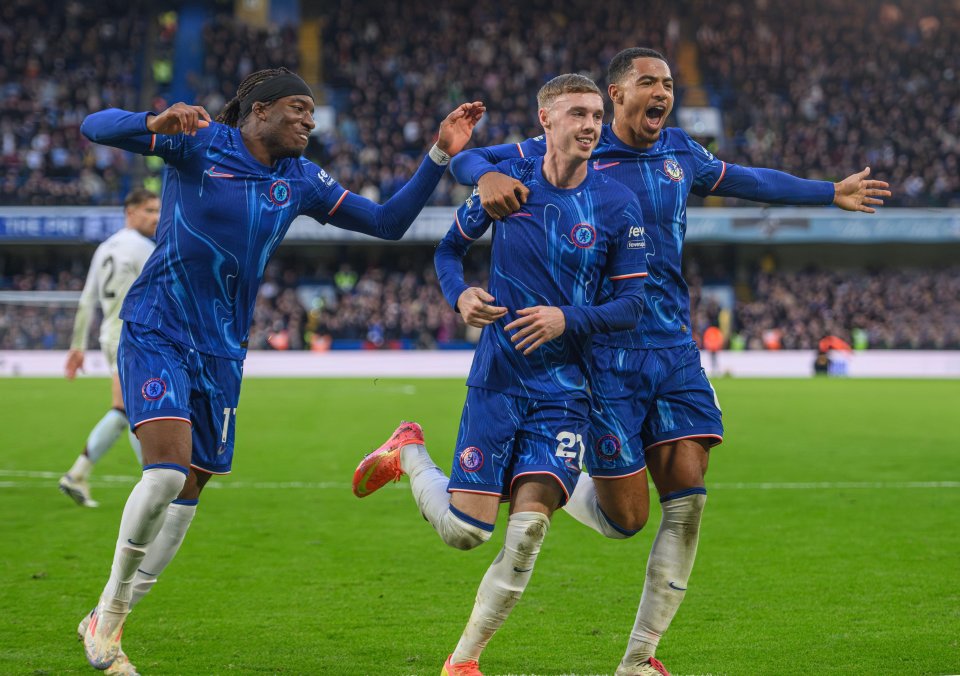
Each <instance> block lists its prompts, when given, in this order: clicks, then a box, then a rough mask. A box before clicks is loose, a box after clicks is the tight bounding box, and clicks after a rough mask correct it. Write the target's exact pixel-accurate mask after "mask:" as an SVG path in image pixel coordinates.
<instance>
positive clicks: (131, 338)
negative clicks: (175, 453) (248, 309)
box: [117, 322, 243, 474]
mask: <svg viewBox="0 0 960 676" xmlns="http://www.w3.org/2000/svg"><path fill="white" fill-rule="evenodd" d="M117 364H118V370H119V374H120V386H121V389H122V390H123V404H124V406H125V407H126V409H127V418H128V419H129V420H130V428H131V429H134V430H135V429H136V428H137V427H139V426H140V425H142V424H143V423H145V422H149V421H151V420H185V421H187V422H189V423H190V425H191V426H192V436H193V454H192V457H191V459H190V465H191V467H193V468H194V469H197V470H200V471H202V472H206V473H208V474H229V473H230V467H231V465H232V464H233V444H234V437H235V435H236V416H237V403H238V401H239V399H240V381H241V379H242V377H243V362H242V361H239V360H236V359H225V358H223V357H214V356H211V355H208V354H202V353H200V352H197V351H196V350H194V349H193V348H190V347H187V346H186V345H183V344H181V343H178V342H176V341H173V340H171V339H170V338H168V337H167V336H165V335H164V334H162V333H160V332H159V331H157V330H156V329H153V328H151V327H149V326H144V325H143V324H134V323H131V322H124V323H123V331H122V332H121V334H120V348H119V351H118V354H117Z"/></svg>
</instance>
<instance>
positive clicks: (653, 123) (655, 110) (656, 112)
mask: <svg viewBox="0 0 960 676" xmlns="http://www.w3.org/2000/svg"><path fill="white" fill-rule="evenodd" d="M666 117H667V107H666V106H664V105H661V104H659V103H658V104H655V105H652V106H650V107H649V108H647V111H646V113H645V114H644V121H645V122H646V125H647V127H648V128H649V129H650V131H656V130H657V129H659V128H660V126H661V125H662V124H663V121H664V120H665V119H666Z"/></svg>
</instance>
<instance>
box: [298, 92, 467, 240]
mask: <svg viewBox="0 0 960 676" xmlns="http://www.w3.org/2000/svg"><path fill="white" fill-rule="evenodd" d="M484 110H485V108H484V107H483V104H482V103H480V102H479V101H475V102H473V103H464V104H462V105H460V106H458V107H457V109H456V110H454V111H453V112H452V113H450V114H449V115H447V117H446V119H445V120H444V121H443V122H442V123H441V124H440V134H439V138H438V139H437V144H436V145H435V146H434V147H433V148H432V149H431V150H430V153H429V154H428V155H427V157H425V158H424V159H423V162H421V163H420V167H419V168H418V169H417V173H415V174H414V175H413V177H412V178H411V179H410V180H409V181H407V183H406V185H404V186H403V188H401V189H400V190H399V191H398V192H397V193H396V194H395V195H394V196H393V197H391V198H390V199H389V200H387V202H386V203H385V204H377V203H376V202H373V201H371V200H368V199H366V198H365V197H360V196H359V195H355V194H353V193H345V194H344V196H343V198H342V202H341V203H340V204H339V205H338V206H336V207H335V208H334V209H333V211H332V212H331V213H328V214H321V213H318V212H315V211H314V212H307V213H308V215H310V216H313V217H314V218H317V219H318V220H326V221H327V222H329V223H331V224H332V225H335V226H337V227H338V228H343V229H345V230H353V231H354V232H362V233H364V234H366V235H372V236H373V237H378V238H380V239H389V240H398V239H400V238H401V237H403V236H404V234H406V232H407V230H409V229H410V226H411V225H412V224H413V221H414V220H415V219H416V217H417V215H418V214H419V213H420V212H421V211H422V210H423V207H424V205H426V203H427V200H428V199H430V195H431V194H433V191H434V189H435V188H436V187H437V183H439V182H440V178H441V177H442V176H443V172H444V171H446V166H447V164H448V163H449V161H450V157H451V156H452V155H456V154H457V153H459V152H460V151H461V150H463V147H464V146H465V145H466V144H467V142H468V141H469V140H470V136H471V135H472V134H473V129H474V127H475V126H476V124H477V122H479V121H480V118H481V117H483V113H484Z"/></svg>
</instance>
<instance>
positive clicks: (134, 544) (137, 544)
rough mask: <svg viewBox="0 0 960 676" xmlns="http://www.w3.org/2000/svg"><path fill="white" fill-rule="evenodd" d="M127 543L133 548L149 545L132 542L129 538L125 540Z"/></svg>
mask: <svg viewBox="0 0 960 676" xmlns="http://www.w3.org/2000/svg"><path fill="white" fill-rule="evenodd" d="M127 542H129V543H130V544H132V545H133V546H134V547H146V546H147V545H148V544H150V543H149V542H134V541H133V540H131V539H130V538H127Z"/></svg>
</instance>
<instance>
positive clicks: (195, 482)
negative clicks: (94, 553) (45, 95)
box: [80, 68, 484, 670]
mask: <svg viewBox="0 0 960 676" xmlns="http://www.w3.org/2000/svg"><path fill="white" fill-rule="evenodd" d="M483 110H484V109H483V105H482V104H480V103H479V102H475V103H468V104H463V105H461V106H459V107H458V108H457V109H456V110H454V111H453V112H452V113H450V115H448V116H447V118H446V119H445V120H444V121H443V122H442V123H441V125H440V132H439V138H438V141H437V143H436V145H435V146H434V147H433V148H432V149H431V150H430V152H429V155H428V156H427V157H425V158H424V159H423V162H422V163H421V165H420V167H419V169H418V170H417V172H416V174H415V175H414V176H413V177H412V178H411V179H410V181H409V182H408V183H407V184H406V185H405V186H404V187H403V188H402V189H401V190H400V191H399V192H398V193H397V194H396V195H394V196H393V197H392V198H390V199H389V200H388V201H387V202H386V203H385V204H384V205H378V204H375V203H373V202H371V201H369V200H367V199H365V198H363V197H360V196H358V195H356V194H353V193H351V192H350V191H348V190H346V189H344V188H343V187H341V186H340V185H339V184H338V183H337V181H336V180H334V179H333V178H332V177H331V176H330V175H328V174H327V173H326V172H325V171H324V170H323V169H322V168H321V167H319V166H317V165H316V164H314V163H313V162H310V161H308V160H306V159H304V158H303V157H302V154H303V152H304V150H305V149H306V147H307V142H308V139H309V136H310V132H311V131H312V130H313V128H314V126H315V123H314V120H313V111H314V98H313V93H312V92H311V90H310V88H309V87H308V86H307V84H306V83H305V82H304V81H303V80H302V79H301V78H300V77H299V76H297V75H296V74H294V73H292V72H290V71H288V70H287V69H285V68H277V69H269V70H263V71H257V72H255V73H253V74H251V75H250V76H249V77H247V78H246V79H245V80H244V81H243V82H242V83H241V84H240V87H239V89H238V92H237V96H236V97H235V98H234V99H232V100H231V101H230V102H229V103H228V104H227V105H226V107H225V108H224V110H223V111H222V112H221V114H220V115H219V116H218V117H217V120H216V121H215V122H214V121H212V120H211V119H210V115H209V114H208V113H207V111H206V110H204V109H203V108H202V107H200V106H191V105H186V104H184V103H177V104H175V105H173V106H171V107H170V108H168V109H167V110H165V111H163V112H162V113H160V114H158V115H154V114H152V113H132V112H127V111H123V110H116V109H110V110H104V111H101V112H99V113H94V114H92V115H90V116H89V117H87V118H86V119H85V120H84V122H83V125H82V126H81V131H82V132H83V134H84V135H85V136H86V137H87V138H89V139H90V140H92V141H94V142H97V143H103V144H106V145H111V146H114V147H117V148H122V149H124V150H129V151H132V152H136V153H140V154H143V155H156V156H159V157H161V158H163V160H164V161H165V163H166V168H165V170H164V179H163V193H162V198H161V200H162V203H161V210H160V223H159V226H158V229H157V247H156V249H155V250H154V252H153V254H152V255H151V256H150V258H149V260H148V261H147V263H146V265H145V267H144V269H143V272H142V274H141V275H140V277H139V278H138V279H137V281H136V282H135V283H134V284H133V286H132V288H131V289H130V292H129V294H128V295H127V298H126V301H125V302H124V304H123V309H122V312H121V315H120V316H121V318H122V319H123V320H124V327H123V332H122V335H121V339H120V348H119V358H118V362H119V373H120V380H121V385H122V388H123V399H124V403H125V405H126V411H127V416H128V418H129V421H130V426H131V428H132V429H134V430H135V432H136V434H137V436H138V437H139V439H140V442H141V444H142V448H143V462H144V467H143V476H142V478H141V480H140V482H139V483H138V484H137V485H136V486H135V487H134V488H133V490H132V491H131V493H130V496H129V498H128V499H127V502H126V506H125V507H124V510H123V516H122V518H121V521H120V533H119V537H118V540H117V546H116V551H115V555H114V559H113V566H112V568H111V571H110V578H109V580H108V582H107V584H106V587H105V588H104V590H103V593H102V594H101V596H100V599H99V602H98V604H97V606H96V608H95V609H94V610H93V611H91V613H90V614H89V615H88V616H87V617H86V618H85V619H84V621H83V622H82V623H81V626H80V631H81V634H82V635H83V643H84V649H85V652H86V656H87V660H88V661H89V662H90V664H91V665H92V666H94V667H95V668H97V669H101V670H102V669H110V668H112V666H113V664H114V662H115V661H116V660H117V658H118V655H120V656H121V658H120V660H121V663H123V664H129V661H128V660H127V658H126V656H125V655H123V653H122V652H121V650H120V648H121V646H120V635H121V632H122V630H123V625H124V621H125V620H126V617H127V614H128V613H129V611H130V608H131V607H132V606H133V605H134V604H136V603H137V601H139V600H140V599H141V598H142V597H143V595H144V594H145V593H146V592H147V591H148V590H149V589H150V588H151V586H152V585H153V584H154V583H155V582H156V579H157V576H158V575H159V574H160V572H161V571H162V570H163V569H164V568H165V567H166V565H167V564H168V563H169V562H170V560H171V559H172V558H173V556H174V554H175V553H176V551H177V550H178V548H179V547H180V544H181V543H182V541H183V538H184V535H185V534H186V531H187V528H188V527H189V525H190V522H191V520H192V519H193V516H194V513H195V511H196V506H197V502H198V498H199V495H200V492H201V490H202V489H203V486H204V485H205V484H206V483H207V481H208V480H209V478H210V476H211V475H214V474H227V473H229V472H230V468H231V462H232V459H233V448H234V438H235V429H236V416H237V406H238V400H239V395H240V381H241V375H242V370H243V360H244V358H245V356H246V348H247V336H248V334H249V330H250V324H251V321H252V318H253V310H254V303H255V301H256V297H257V290H258V288H259V286H260V282H261V280H262V277H263V273H264V268H265V267H266V265H267V261H268V260H269V259H270V256H271V255H272V254H273V252H274V251H275V250H276V248H277V246H278V245H279V244H280V241H281V240H282V239H283V236H284V234H285V233H286V232H287V229H288V228H289V226H290V224H291V222H292V221H293V220H294V218H296V217H297V216H299V215H301V214H305V215H307V216H311V217H313V218H315V219H317V220H318V221H320V222H322V223H330V224H331V225H334V226H336V227H339V228H345V229H348V230H354V231H357V232H362V233H366V234H368V235H373V236H375V237H379V238H382V239H394V240H395V239H400V238H401V237H402V236H403V234H404V233H405V232H406V231H407V229H408V228H409V227H410V224H411V223H412V222H413V220H414V219H415V218H416V216H417V214H418V213H419V212H420V210H421V209H422V208H423V206H424V204H425V203H426V201H427V199H428V198H429V196H430V194H431V193H432V192H433V190H434V188H435V187H436V185H437V183H438V181H439V180H440V178H441V176H442V175H443V173H444V171H445V170H446V167H445V165H446V164H447V163H448V162H449V159H450V156H451V155H454V154H456V153H457V152H459V151H460V150H461V149H462V148H463V146H464V144H465V143H466V142H467V141H468V140H469V138H470V136H471V134H472V132H473V128H474V125H475V124H476V123H477V122H478V121H479V119H480V117H481V116H482V114H483ZM131 669H132V667H131Z"/></svg>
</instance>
